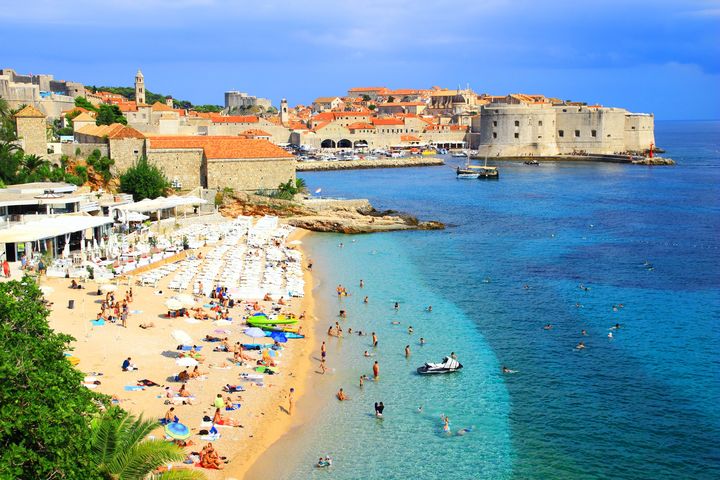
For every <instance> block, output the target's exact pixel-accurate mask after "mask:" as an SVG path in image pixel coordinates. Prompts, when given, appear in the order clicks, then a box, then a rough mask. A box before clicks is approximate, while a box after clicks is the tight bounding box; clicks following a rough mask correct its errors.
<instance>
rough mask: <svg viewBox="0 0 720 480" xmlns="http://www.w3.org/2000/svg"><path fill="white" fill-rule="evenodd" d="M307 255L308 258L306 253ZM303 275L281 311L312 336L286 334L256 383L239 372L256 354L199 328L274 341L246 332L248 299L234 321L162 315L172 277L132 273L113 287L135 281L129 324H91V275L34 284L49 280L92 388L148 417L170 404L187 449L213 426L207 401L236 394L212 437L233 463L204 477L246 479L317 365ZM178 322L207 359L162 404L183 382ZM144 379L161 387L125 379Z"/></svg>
mask: <svg viewBox="0 0 720 480" xmlns="http://www.w3.org/2000/svg"><path fill="white" fill-rule="evenodd" d="M307 233H308V232H306V231H304V230H299V229H298V230H295V231H294V232H293V233H292V234H291V235H290V237H289V238H288V241H295V240H301V239H302V238H303V237H304V236H305V235H306V234H307ZM298 248H302V247H301V246H299V247H298ZM209 249H210V247H204V248H202V249H199V250H200V251H203V253H205V251H207V250H209ZM306 260H307V259H306V258H304V260H303V262H304V263H305V262H306ZM304 279H305V295H304V297H303V298H301V299H298V298H293V299H292V300H290V301H289V303H288V306H287V308H286V310H289V311H292V312H294V313H296V314H298V315H299V314H300V313H302V312H305V319H304V320H302V321H301V322H300V325H301V326H302V328H303V332H305V333H306V334H309V335H308V338H306V339H299V340H297V339H291V340H289V342H288V343H286V344H284V346H285V348H284V349H282V350H281V351H280V354H279V357H276V358H275V360H276V362H277V368H276V370H277V371H278V373H279V374H278V375H273V376H269V375H266V376H265V379H264V384H263V385H262V386H260V385H257V384H255V383H254V382H249V381H246V382H244V381H242V380H240V378H239V374H240V373H244V372H251V371H252V368H253V367H254V362H248V363H246V365H244V366H236V365H234V364H233V362H232V354H228V353H226V352H214V351H213V347H214V346H217V345H219V344H218V343H210V342H204V341H202V339H203V338H204V337H205V335H208V334H210V335H215V336H220V337H223V336H227V337H229V342H230V344H231V345H232V344H234V343H235V342H238V341H240V342H242V343H266V342H267V343H271V341H270V339H269V338H265V339H259V340H256V339H251V338H250V337H247V336H246V335H244V334H243V333H242V332H243V329H244V328H245V322H242V316H243V315H244V314H245V310H244V308H239V307H235V308H234V309H232V310H231V316H232V317H233V318H234V322H233V323H232V325H230V326H222V327H221V326H216V325H215V324H214V322H213V321H210V320H203V321H200V320H194V319H191V318H166V315H165V313H166V311H167V308H166V307H165V305H164V302H165V301H166V300H167V299H168V298H170V297H171V296H172V295H173V294H174V292H171V291H169V290H166V286H167V283H168V281H169V277H166V278H164V279H163V280H161V281H160V282H159V284H158V285H156V286H155V287H149V286H148V287H141V286H137V285H132V281H128V282H125V283H122V282H121V283H120V284H119V285H118V288H117V291H116V292H115V296H116V298H123V297H124V295H125V292H126V291H127V290H128V288H130V286H132V290H133V297H134V300H133V302H132V303H131V304H130V312H131V314H130V316H129V318H128V323H127V328H123V327H122V326H120V325H119V324H112V323H109V322H108V323H106V324H105V325H102V326H93V324H92V322H91V320H93V319H95V316H96V314H97V313H98V311H99V310H100V303H101V302H102V299H103V298H104V297H103V296H98V295H97V285H96V284H95V283H94V282H93V281H92V280H89V281H88V282H87V283H85V284H84V287H85V288H84V289H82V290H74V289H70V288H69V285H70V280H67V279H55V278H43V279H42V280H41V282H40V284H41V285H44V286H46V287H50V288H51V289H52V291H50V292H49V293H47V294H46V297H47V299H48V300H49V301H50V302H53V305H52V307H51V310H52V311H51V315H50V318H49V321H50V325H51V327H52V328H53V329H55V330H57V331H60V332H64V333H68V334H70V335H72V336H73V337H75V339H76V341H75V342H73V345H72V346H73V348H74V351H73V355H74V356H76V357H78V358H79V359H80V363H79V364H78V366H77V368H78V369H80V370H81V371H82V372H84V373H85V374H86V375H88V376H89V377H95V379H97V380H98V381H99V382H100V384H99V385H97V386H96V387H95V390H96V391H98V392H101V393H104V394H107V395H111V396H113V397H114V398H115V399H117V402H118V404H119V405H120V406H121V407H122V408H124V409H126V410H128V411H130V412H132V413H135V414H142V415H143V416H144V417H145V418H157V419H159V418H161V417H163V416H164V415H165V412H166V411H167V410H168V409H169V408H170V407H171V406H174V407H175V412H174V413H175V414H176V415H177V416H178V417H179V419H180V422H181V423H184V424H185V425H187V426H188V427H189V428H190V429H191V430H192V432H193V436H192V437H191V438H190V440H191V441H192V442H193V443H192V445H190V446H188V447H186V452H187V453H190V452H195V451H199V450H200V449H201V448H202V447H201V445H202V444H203V443H207V442H203V440H201V439H200V435H199V434H198V432H199V431H200V430H201V429H209V425H207V424H203V417H204V416H209V417H212V416H213V414H214V411H215V408H214V407H213V406H212V403H213V400H214V399H215V398H216V396H217V394H218V393H221V394H222V396H223V398H226V397H227V396H231V398H232V400H233V402H237V403H240V404H241V407H240V408H239V409H236V410H233V411H224V410H223V411H222V415H223V416H224V417H228V418H230V419H232V420H233V421H234V422H236V423H238V424H240V425H242V427H230V426H219V427H217V428H218V430H219V432H220V434H221V437H220V438H219V439H217V440H216V441H213V444H214V446H215V448H216V449H217V450H218V452H219V453H220V455H222V456H224V457H227V460H228V461H229V463H228V464H226V465H225V468H224V470H223V471H216V470H207V469H204V470H203V472H204V473H205V474H206V476H207V477H208V478H210V479H220V478H228V479H231V478H243V477H244V475H245V473H246V472H247V470H248V468H249V467H250V466H251V465H252V464H253V463H254V462H255V461H256V460H257V458H258V457H259V456H260V455H261V454H262V453H263V452H264V451H265V450H266V449H267V448H268V447H269V446H270V445H271V444H273V443H274V442H276V441H277V440H278V439H279V438H280V437H281V436H282V435H283V434H284V433H285V432H286V431H287V430H288V429H289V428H290V427H291V425H292V424H293V423H294V422H296V421H297V420H299V419H300V418H301V417H302V414H301V413H295V412H294V415H293V416H292V417H291V416H290V415H289V413H288V411H287V408H288V393H289V389H290V388H293V387H294V388H295V389H296V394H295V398H296V402H295V403H296V405H297V403H298V401H299V400H300V398H301V397H302V396H303V394H304V390H305V385H306V382H307V378H308V375H309V373H310V371H311V370H312V369H313V368H314V366H313V364H312V362H313V360H312V355H311V354H312V348H313V346H314V342H315V339H314V338H313V333H314V331H315V328H314V324H315V322H316V319H315V317H314V316H313V311H314V305H313V298H312V295H311V292H312V288H313V287H312V278H311V276H310V274H309V272H308V271H307V270H305V272H304ZM128 284H131V285H128ZM160 292H162V294H161V293H160ZM70 300H74V308H73V309H70V308H68V303H69V301H70ZM205 301H206V302H208V301H209V299H208V298H206V299H205ZM261 303H262V304H263V306H264V307H269V306H270V302H261ZM150 322H152V323H153V324H154V325H155V326H154V327H153V328H147V329H143V328H140V324H142V323H150ZM174 330H183V331H184V332H186V333H187V334H189V335H190V337H191V338H192V339H193V342H194V344H195V345H198V346H202V347H203V348H202V350H201V351H200V353H201V354H202V355H203V356H204V357H205V359H204V361H203V362H202V363H201V364H200V367H199V368H200V371H201V372H202V373H203V376H202V377H200V378H197V379H191V380H189V381H188V382H187V386H186V388H187V390H189V391H190V392H191V393H192V395H193V397H194V398H193V400H192V404H189V405H183V404H182V403H179V404H175V405H168V404H166V396H165V393H166V392H165V387H166V386H170V387H171V388H173V389H175V390H177V389H179V387H180V386H181V383H180V382H176V381H173V377H174V376H175V375H177V374H178V373H179V372H180V371H182V370H183V367H180V366H178V365H177V364H176V362H175V360H176V357H177V354H178V351H177V350H176V348H177V346H178V341H176V340H175V339H174V338H173V337H172V336H171V334H172V332H173V331H174ZM224 332H227V333H224ZM245 353H246V354H249V355H252V356H253V358H260V355H259V352H245ZM128 357H131V358H132V362H133V363H134V364H135V365H137V366H138V370H137V371H130V372H123V371H122V370H121V364H122V362H123V360H125V359H126V358H128ZM249 363H253V365H250V364H249ZM189 370H192V368H190V369H189ZM143 379H148V380H151V381H153V382H156V383H158V384H159V385H160V386H153V387H145V388H143V389H136V388H128V387H136V386H137V381H139V380H143ZM226 384H231V385H234V384H241V385H243V386H244V387H245V389H246V390H245V391H244V392H240V393H234V394H228V393H226V392H223V391H222V388H223V386H225V385H226ZM296 409H297V407H296ZM153 435H154V436H156V437H157V438H162V437H163V435H164V432H163V427H161V426H160V425H158V428H157V430H155V431H154V432H153ZM173 468H192V467H190V466H189V465H187V464H177V465H173Z"/></svg>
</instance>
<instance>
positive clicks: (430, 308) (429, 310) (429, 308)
mask: <svg viewBox="0 0 720 480" xmlns="http://www.w3.org/2000/svg"><path fill="white" fill-rule="evenodd" d="M426 310H427V311H428V313H429V312H432V305H428V307H427V309H426Z"/></svg>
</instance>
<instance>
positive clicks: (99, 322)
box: [90, 320, 105, 327]
mask: <svg viewBox="0 0 720 480" xmlns="http://www.w3.org/2000/svg"><path fill="white" fill-rule="evenodd" d="M90 323H92V324H93V326H95V327H102V326H103V325H105V320H91V321H90Z"/></svg>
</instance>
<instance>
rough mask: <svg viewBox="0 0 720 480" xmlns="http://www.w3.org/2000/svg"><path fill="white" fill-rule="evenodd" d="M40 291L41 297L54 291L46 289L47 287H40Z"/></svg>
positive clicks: (50, 288) (49, 288)
mask: <svg viewBox="0 0 720 480" xmlns="http://www.w3.org/2000/svg"><path fill="white" fill-rule="evenodd" d="M40 291H41V292H42V293H43V295H50V294H51V293H53V292H54V291H55V289H54V288H52V287H48V286H47V285H41V286H40Z"/></svg>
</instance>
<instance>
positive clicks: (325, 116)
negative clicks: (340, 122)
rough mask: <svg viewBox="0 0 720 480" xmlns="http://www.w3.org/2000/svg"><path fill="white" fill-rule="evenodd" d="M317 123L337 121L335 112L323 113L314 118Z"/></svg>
mask: <svg viewBox="0 0 720 480" xmlns="http://www.w3.org/2000/svg"><path fill="white" fill-rule="evenodd" d="M312 119H313V120H315V121H331V120H335V113H333V112H322V113H318V114H317V115H314V116H313V117H312Z"/></svg>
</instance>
